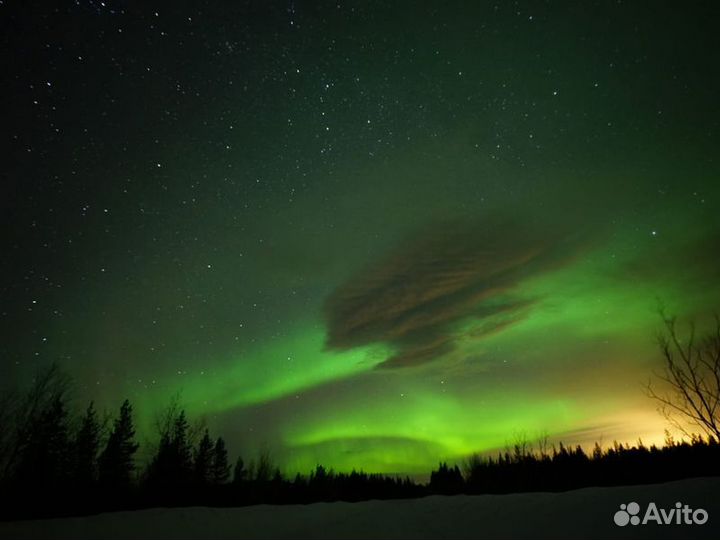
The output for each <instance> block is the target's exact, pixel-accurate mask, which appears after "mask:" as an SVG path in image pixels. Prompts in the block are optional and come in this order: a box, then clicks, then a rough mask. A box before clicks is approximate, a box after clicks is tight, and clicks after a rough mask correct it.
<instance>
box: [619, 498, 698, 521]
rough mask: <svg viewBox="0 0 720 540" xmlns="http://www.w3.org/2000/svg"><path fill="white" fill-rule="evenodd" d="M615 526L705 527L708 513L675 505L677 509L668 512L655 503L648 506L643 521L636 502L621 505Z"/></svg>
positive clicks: (686, 506)
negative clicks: (654, 524) (648, 524)
mask: <svg viewBox="0 0 720 540" xmlns="http://www.w3.org/2000/svg"><path fill="white" fill-rule="evenodd" d="M613 520H614V521H615V525H618V526H619V527H624V526H625V525H628V524H629V525H646V524H647V523H656V524H657V525H704V524H705V523H707V520H708V513H707V511H706V510H703V509H702V508H697V509H695V510H693V509H692V508H690V507H689V506H688V505H687V504H686V505H683V504H682V503H680V502H677V503H675V508H670V509H669V510H666V509H665V508H658V507H657V505H656V504H655V503H654V502H651V503H650V504H648V507H647V508H646V509H645V513H644V514H643V517H642V519H641V518H640V505H639V504H638V503H636V502H630V503H628V504H621V505H620V510H618V511H617V512H615V515H614V516H613Z"/></svg>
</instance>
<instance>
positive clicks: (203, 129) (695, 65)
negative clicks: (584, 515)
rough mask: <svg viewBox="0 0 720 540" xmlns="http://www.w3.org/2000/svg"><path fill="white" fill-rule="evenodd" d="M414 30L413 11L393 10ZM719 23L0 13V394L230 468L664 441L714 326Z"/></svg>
mask: <svg viewBox="0 0 720 540" xmlns="http://www.w3.org/2000/svg"><path fill="white" fill-rule="evenodd" d="M388 4H391V5H388ZM716 10H717V8H716V7H715V6H713V2H693V3H692V7H691V6H689V5H684V4H683V5H682V6H681V5H680V4H672V3H653V5H652V6H650V5H649V4H648V3H642V2H621V1H613V2H610V1H607V2H605V1H602V2H582V3H580V2H567V3H563V2H499V1H498V2H404V1H401V2H392V3H389V2H375V1H358V2H352V1H348V2H334V1H333V2H328V1H301V0H295V1H292V0H291V1H284V2H274V1H267V2H265V1H263V2H261V1H237V2H220V1H215V2H208V1H200V2H173V3H154V2H129V1H112V0H106V1H105V2H99V1H95V0H92V1H90V0H77V1H74V2H69V1H59V2H36V3H30V2H22V1H20V0H4V1H2V2H0V20H1V21H2V27H3V30H2V32H1V33H0V40H2V53H1V54H2V56H3V66H4V67H3V78H2V79H3V83H2V92H3V99H2V105H1V106H2V125H3V129H2V134H3V137H2V155H3V156H4V158H3V167H2V184H1V185H2V187H1V188H0V189H1V193H2V195H1V196H0V209H1V210H2V216H3V227H2V232H0V235H2V246H3V257H2V258H1V259H0V272H1V273H2V282H1V283H0V299H1V300H0V324H1V325H2V329H3V339H2V341H1V342H0V376H1V378H2V381H3V384H4V385H17V384H25V383H27V381H28V380H30V378H31V377H32V375H33V374H34V373H35V372H36V370H37V369H38V368H40V367H42V366H47V365H48V364H50V363H51V362H54V361H57V362H59V363H60V364H61V365H62V366H64V367H65V368H66V369H67V370H68V371H69V372H70V373H71V374H72V376H73V378H74V380H75V391H74V397H75V399H76V400H77V402H78V403H84V402H85V401H87V400H89V399H95V400H96V401H97V403H98V404H99V405H100V406H101V407H107V408H113V409H114V408H116V407H117V406H118V404H119V403H120V401H121V400H122V399H123V398H125V397H129V398H130V399H131V401H132V402H133V404H134V406H135V409H136V414H137V417H136V420H137V423H138V425H139V438H140V441H141V444H142V443H145V444H144V446H143V447H144V448H145V449H147V448H149V441H151V440H152V437H153V428H152V425H153V420H154V418H155V415H156V414H157V413H158V412H159V411H160V410H161V409H162V408H163V407H165V406H166V405H167V403H168V402H169V400H170V399H171V398H172V396H174V395H178V394H179V395H180V396H181V401H182V403H183V404H184V405H185V407H186V408H187V410H188V412H189V414H190V415H191V416H192V417H193V418H204V419H205V420H206V421H207V423H208V425H209V426H210V428H211V430H212V431H213V432H214V433H216V434H222V435H223V436H224V437H225V438H226V439H227V440H228V443H229V446H230V450H231V452H232V453H234V454H237V453H238V452H241V453H243V454H244V455H247V456H252V455H253V454H254V453H256V452H257V451H258V450H259V449H263V448H264V449H268V450H269V451H270V452H271V454H272V455H273V457H274V459H275V460H276V461H277V462H278V463H279V464H280V465H281V466H282V468H283V469H284V470H286V471H290V472H294V471H297V470H301V471H307V470H309V469H310V468H311V467H313V466H314V465H315V464H316V463H319V462H320V463H323V464H325V465H326V466H330V467H334V468H335V469H336V470H349V469H351V468H353V467H355V468H362V469H364V470H366V471H373V472H404V473H420V472H426V471H428V470H429V469H430V467H432V466H433V465H435V464H436V463H437V461H438V460H439V459H449V460H459V459H461V458H462V457H463V456H465V455H467V454H469V453H471V452H474V451H480V452H482V451H491V450H495V449H498V448H502V447H504V446H505V445H506V444H507V443H508V442H511V441H512V440H513V439H514V438H516V437H517V436H518V434H526V435H527V436H529V437H531V438H532V437H534V436H536V435H540V434H547V435H548V436H549V437H550V438H551V439H552V440H560V439H562V440H564V441H566V442H570V443H576V442H580V443H588V442H592V441H595V440H597V441H600V442H604V443H605V444H607V443H610V442H611V441H612V440H613V439H618V440H621V441H635V440H636V439H637V438H638V437H643V438H644V440H646V441H650V442H653V441H661V440H662V437H663V429H664V427H665V422H664V420H663V418H662V417H661V416H660V415H659V414H658V413H657V412H656V410H655V404H654V403H652V402H651V401H650V400H649V399H648V398H647V397H646V396H645V395H644V392H643V384H644V383H645V382H646V381H647V379H648V377H649V376H650V375H651V373H652V371H653V369H658V368H659V367H660V365H661V364H660V357H659V355H658V350H657V345H656V342H655V338H656V333H657V331H658V330H659V327H660V319H659V317H658V315H657V307H658V303H659V302H662V303H663V304H664V305H665V306H666V308H667V309H668V311H669V312H672V313H675V314H677V315H678V316H680V317H682V318H687V319H691V318H694V319H696V320H699V321H702V320H704V317H706V316H707V315H708V314H709V313H712V312H713V311H714V310H715V309H718V307H719V306H720V287H718V277H720V256H719V255H718V253H720V215H719V214H718V212H717V208H718V203H719V202H720V162H719V160H718V157H719V155H718V148H720V112H719V109H718V102H717V96H718V92H720V69H718V54H717V38H716V34H715V32H716V27H717V20H718V19H717V15H718V14H717V12H716Z"/></svg>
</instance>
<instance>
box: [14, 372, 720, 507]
mask: <svg viewBox="0 0 720 540" xmlns="http://www.w3.org/2000/svg"><path fill="white" fill-rule="evenodd" d="M70 388H71V384H70V379H69V377H68V376H67V375H66V374H65V373H64V372H63V371H62V370H61V369H60V368H58V367H57V366H55V365H54V366H52V367H50V368H48V369H47V370H45V371H44V372H42V373H39V374H38V375H37V376H36V378H35V379H34V381H33V384H32V385H31V387H30V388H29V389H28V390H27V391H26V392H25V393H24V394H7V395H5V396H3V398H2V402H1V405H2V406H1V407H0V422H1V428H0V437H1V439H0V473H1V474H2V476H1V478H0V488H1V491H2V493H3V499H4V502H3V504H2V505H0V518H1V519H4V520H11V519H29V518H38V517H54V516H67V515H86V514H93V513H98V512H104V511H115V510H131V509H140V508H148V507H155V506H165V507H168V506H243V505H251V504H260V503H269V504H298V503H300V504H305V503H312V502H318V501H360V500H368V499H393V498H413V497H422V496H426V495H431V494H443V495H453V494H460V493H466V494H482V493H513V492H524V491H564V490H570V489H576V488H581V487H587V486H615V485H627V484H641V483H657V482H666V481H671V480H677V479H681V478H688V477H694V476H714V475H720V444H718V442H717V440H716V439H715V438H714V437H713V436H712V435H707V436H702V435H693V436H691V437H689V438H686V439H683V440H681V441H675V440H674V439H673V438H672V437H671V436H670V435H669V433H668V434H667V435H666V440H665V444H664V445H663V446H661V447H657V446H655V445H653V446H649V447H648V446H645V445H644V444H643V443H642V441H638V442H637V444H635V445H633V446H630V445H627V444H620V443H617V442H615V443H614V444H613V445H612V446H610V447H608V448H602V447H601V446H600V445H599V444H597V443H596V444H595V447H594V449H593V450H592V451H591V452H589V453H588V452H586V451H585V450H584V449H583V448H582V447H581V446H574V447H568V446H565V445H564V444H562V443H559V444H558V445H557V446H555V445H549V444H548V442H547V440H546V439H545V440H540V441H536V442H535V444H533V443H531V442H530V441H528V440H526V439H523V438H518V439H517V440H516V442H515V443H514V444H512V445H511V446H510V447H508V448H507V449H506V450H504V451H502V452H499V453H497V454H496V455H479V454H475V455H471V456H469V457H468V458H467V459H466V460H465V461H464V462H463V463H461V464H452V465H450V464H448V463H444V462H441V463H439V466H438V468H437V469H435V470H433V471H432V472H431V473H430V477H429V482H427V483H419V482H417V481H415V480H412V479H410V478H409V477H404V478H402V477H398V476H388V475H382V474H371V473H366V472H362V471H353V472H350V473H346V472H334V471H333V470H332V469H327V468H325V467H324V466H322V465H317V466H316V468H315V469H314V470H312V471H311V472H309V474H307V475H302V474H296V475H295V476H294V477H288V476H286V475H284V474H283V473H282V472H281V470H280V468H279V467H277V466H276V464H274V463H273V460H272V458H271V455H270V454H269V453H268V452H267V451H264V452H261V453H260V454H259V455H258V456H255V457H254V458H252V459H249V460H248V461H245V459H246V458H247V457H248V456H245V457H242V456H238V457H237V458H236V459H234V460H233V461H232V462H231V460H230V457H229V455H228V451H227V449H226V446H225V441H224V439H223V438H222V437H212V436H211V434H210V431H209V430H208V429H207V428H204V429H200V430H197V429H194V428H193V426H191V424H190V422H189V420H188V418H187V416H186V414H185V411H184V410H183V409H182V407H181V406H180V405H179V402H178V401H177V400H174V401H172V402H171V404H170V405H169V406H168V407H167V408H166V410H165V411H164V412H163V413H162V415H161V416H160V419H159V421H158V422H157V431H158V434H157V435H158V438H157V443H156V445H155V446H154V448H153V449H152V454H151V455H152V457H151V459H149V460H148V461H147V463H144V464H141V463H140V462H139V460H138V458H137V452H138V449H139V443H138V442H137V438H136V433H135V427H134V424H133V413H134V411H133V407H132V404H131V403H130V402H129V401H128V400H125V401H124V402H123V403H122V404H121V406H120V408H119V410H118V412H117V414H116V415H115V416H114V417H112V418H109V417H106V418H105V419H101V418H100V416H99V415H98V412H97V411H96V409H95V406H94V404H93V403H89V404H88V406H87V407H86V409H85V410H84V412H83V413H81V414H79V415H73V413H72V412H71V410H70V399H69V394H70Z"/></svg>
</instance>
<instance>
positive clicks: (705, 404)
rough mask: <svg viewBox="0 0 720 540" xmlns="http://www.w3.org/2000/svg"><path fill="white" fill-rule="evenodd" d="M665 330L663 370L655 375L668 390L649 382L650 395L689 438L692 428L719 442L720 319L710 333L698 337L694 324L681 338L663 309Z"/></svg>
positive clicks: (662, 348)
mask: <svg viewBox="0 0 720 540" xmlns="http://www.w3.org/2000/svg"><path fill="white" fill-rule="evenodd" d="M660 316H661V317H662V320H663V324H664V331H663V332H661V333H660V335H659V336H658V344H659V346H660V350H661V351H662V355H663V360H664V364H665V365H664V369H663V371H662V373H659V374H658V373H656V374H655V376H656V377H657V378H658V379H659V380H660V381H661V382H662V386H664V387H665V388H664V389H662V390H656V389H655V387H654V386H653V385H652V381H650V382H649V383H648V385H647V394H648V395H649V396H650V397H651V398H653V399H655V400H657V401H658V402H659V403H660V407H659V410H660V412H661V413H662V414H663V415H664V416H665V418H667V420H668V421H669V422H670V423H671V424H672V425H673V426H675V427H676V428H677V429H678V430H680V431H681V432H682V433H684V434H685V435H687V436H692V434H691V433H689V432H688V429H690V427H691V426H695V427H698V428H699V429H700V430H701V431H703V432H704V433H705V434H706V435H708V436H712V437H714V438H715V439H716V440H720V317H718V316H717V315H716V316H715V325H714V328H713V329H712V331H711V332H709V333H708V334H707V335H705V336H704V337H702V338H698V337H697V335H696V331H695V325H694V324H690V325H689V329H688V332H687V335H685V336H680V335H679V333H678V330H677V324H676V318H675V317H668V316H667V315H666V314H665V312H664V311H663V310H662V309H661V310H660Z"/></svg>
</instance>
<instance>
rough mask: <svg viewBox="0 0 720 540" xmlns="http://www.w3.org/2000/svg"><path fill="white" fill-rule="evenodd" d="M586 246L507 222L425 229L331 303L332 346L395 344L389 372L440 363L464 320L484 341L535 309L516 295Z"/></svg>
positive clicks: (559, 231) (553, 231)
mask: <svg viewBox="0 0 720 540" xmlns="http://www.w3.org/2000/svg"><path fill="white" fill-rule="evenodd" d="M579 240H580V235H579V234H578V233H577V232H576V231H574V232H570V233H568V232H567V230H563V228H562V227H555V226H548V225H545V226H544V227H539V226H536V227H532V226H528V225H527V224H522V225H521V224H520V223H519V222H517V221H513V220H508V219H493V220H485V221H483V222H477V221H476V222H467V221H463V222H458V221H454V222H442V223H435V224H432V225H430V226H426V227H424V228H422V229H421V230H419V231H416V232H415V233H414V234H413V235H411V236H410V237H409V238H408V239H407V240H406V241H405V242H403V243H402V245H400V246H398V247H397V248H396V249H395V250H393V251H392V252H391V253H390V254H389V255H387V256H386V257H385V258H384V259H383V260H381V261H379V262H376V263H373V264H370V265H369V266H368V267H367V268H365V269H363V270H362V271H360V272H358V273H357V274H356V275H355V276H354V277H353V278H352V279H350V280H349V281H347V282H346V283H344V284H342V285H341V286H340V287H338V288H337V289H336V290H335V291H334V292H333V293H332V294H331V295H330V296H329V297H328V299H327V301H326V303H325V317H326V322H327V329H328V337H327V346H328V347H329V348H333V349H347V348H351V347H356V346H362V345H367V344H370V343H378V342H384V343H388V344H391V345H393V346H394V347H395V348H396V351H397V352H396V354H395V355H394V356H393V357H391V358H390V359H389V360H388V361H387V362H385V363H383V364H382V366H383V367H400V366H412V365H417V364H420V363H423V362H427V361H430V360H433V359H434V358H437V357H438V356H439V355H441V354H443V353H445V352H448V351H449V350H451V349H452V347H453V339H454V337H453V332H452V327H453V325H454V324H455V323H457V322H459V321H461V320H466V319H468V318H475V319H477V321H478V322H479V323H480V324H479V328H478V330H477V333H478V336H476V337H479V334H489V333H494V332H497V331H501V330H502V329H503V328H505V327H507V326H509V325H511V324H513V323H514V322H517V321H518V320H520V319H521V318H522V317H523V316H525V315H526V313H527V310H528V309H529V303H528V302H527V301H519V300H517V299H514V298H513V296H512V289H513V288H514V287H515V286H516V285H517V284H518V283H520V282H521V281H522V280H524V279H527V278H528V277H531V276H535V275H538V274H540V273H543V272H546V271H548V270H549V269H551V268H553V267H556V266H558V265H561V264H564V263H566V262H567V261H568V260H569V259H570V258H571V257H572V256H573V255H574V254H575V253H577V252H578V247H579V246H580V241H579Z"/></svg>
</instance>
